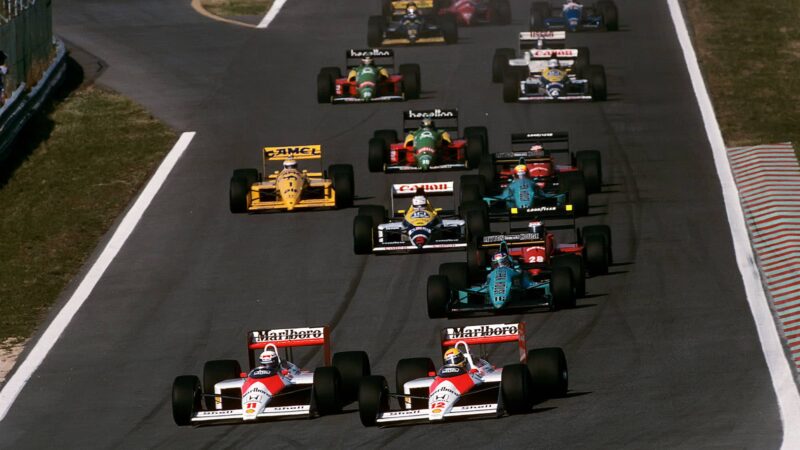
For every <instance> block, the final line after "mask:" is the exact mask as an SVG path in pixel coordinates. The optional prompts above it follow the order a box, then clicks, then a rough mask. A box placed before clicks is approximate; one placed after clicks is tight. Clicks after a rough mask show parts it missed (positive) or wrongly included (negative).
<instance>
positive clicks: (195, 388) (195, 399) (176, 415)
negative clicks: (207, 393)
mask: <svg viewBox="0 0 800 450" xmlns="http://www.w3.org/2000/svg"><path fill="white" fill-rule="evenodd" d="M202 394H203V392H202V390H201V389H200V379H199V378H197V377H196V376H194V375H181V376H179V377H176V378H175V381H173V382H172V419H173V420H174V421H175V425H178V426H180V427H183V426H187V425H191V424H192V417H193V416H194V414H195V412H197V411H200V409H201V407H202V405H201V399H202Z"/></svg>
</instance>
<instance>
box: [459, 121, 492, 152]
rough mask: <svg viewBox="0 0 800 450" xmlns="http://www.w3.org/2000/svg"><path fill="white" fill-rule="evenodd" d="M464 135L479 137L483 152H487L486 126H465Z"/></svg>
mask: <svg viewBox="0 0 800 450" xmlns="http://www.w3.org/2000/svg"><path fill="white" fill-rule="evenodd" d="M464 137H465V138H467V139H469V138H470V137H479V138H480V139H481V142H482V145H483V154H484V155H487V154H489V130H487V129H486V127H466V128H464Z"/></svg>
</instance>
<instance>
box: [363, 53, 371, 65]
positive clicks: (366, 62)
mask: <svg viewBox="0 0 800 450" xmlns="http://www.w3.org/2000/svg"><path fill="white" fill-rule="evenodd" d="M372 62H373V59H372V56H371V55H366V56H364V57H363V58H361V64H363V65H365V66H371V65H372Z"/></svg>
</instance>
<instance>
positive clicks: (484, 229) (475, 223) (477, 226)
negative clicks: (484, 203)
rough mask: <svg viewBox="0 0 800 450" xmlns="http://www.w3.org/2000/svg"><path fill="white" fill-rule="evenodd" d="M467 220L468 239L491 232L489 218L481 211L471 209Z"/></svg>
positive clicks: (477, 237)
mask: <svg viewBox="0 0 800 450" xmlns="http://www.w3.org/2000/svg"><path fill="white" fill-rule="evenodd" d="M465 219H466V221H467V241H468V242H469V241H472V240H473V239H480V237H481V236H483V235H484V234H486V233H488V232H489V220H488V219H487V218H486V216H484V215H483V213H482V212H480V211H470V212H468V213H467V217H465Z"/></svg>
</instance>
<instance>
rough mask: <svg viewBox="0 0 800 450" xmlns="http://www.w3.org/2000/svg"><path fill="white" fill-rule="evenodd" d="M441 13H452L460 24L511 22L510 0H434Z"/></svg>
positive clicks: (436, 8) (435, 7) (437, 9)
mask: <svg viewBox="0 0 800 450" xmlns="http://www.w3.org/2000/svg"><path fill="white" fill-rule="evenodd" d="M433 4H434V9H435V10H436V11H437V12H438V14H439V15H446V14H449V15H452V16H454V17H455V18H456V21H457V22H458V24H459V25H475V24H483V23H491V24H496V25H508V24H510V23H511V5H510V4H509V2H508V0H434V2H433Z"/></svg>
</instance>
